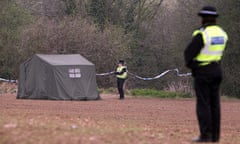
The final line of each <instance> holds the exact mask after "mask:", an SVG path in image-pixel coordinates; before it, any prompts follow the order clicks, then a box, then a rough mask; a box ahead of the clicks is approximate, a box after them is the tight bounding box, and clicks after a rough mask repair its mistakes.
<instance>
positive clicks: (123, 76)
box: [117, 66, 127, 79]
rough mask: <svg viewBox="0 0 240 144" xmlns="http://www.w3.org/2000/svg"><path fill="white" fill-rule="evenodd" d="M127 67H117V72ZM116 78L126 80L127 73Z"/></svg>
mask: <svg viewBox="0 0 240 144" xmlns="http://www.w3.org/2000/svg"><path fill="white" fill-rule="evenodd" d="M124 68H126V69H127V67H126V66H120V67H117V72H122V70H123V69H124ZM117 78H121V79H126V78H127V71H126V72H124V73H123V74H121V75H117Z"/></svg>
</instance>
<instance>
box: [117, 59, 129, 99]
mask: <svg viewBox="0 0 240 144" xmlns="http://www.w3.org/2000/svg"><path fill="white" fill-rule="evenodd" d="M115 74H116V77H117V87H118V92H119V95H120V97H119V99H120V100H123V99H124V91H123V85H124V82H125V80H126V79H127V67H126V66H125V65H124V61H123V60H119V63H118V67H117V69H116V71H115Z"/></svg>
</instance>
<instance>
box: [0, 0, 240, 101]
mask: <svg viewBox="0 0 240 144" xmlns="http://www.w3.org/2000/svg"><path fill="white" fill-rule="evenodd" d="M204 5H213V6H216V7H217V10H218V12H219V13H220V17H219V19H218V24H219V25H221V26H222V27H223V28H224V29H225V31H226V32H227V33H228V35H229V42H228V46H227V49H226V52H225V54H224V57H223V61H222V63H223V68H224V81H223V84H222V92H221V93H222V95H227V96H233V97H238V98H240V88H239V87H240V77H239V74H240V73H239V69H240V68H239V64H238V62H239V61H240V55H239V54H240V51H239V47H240V41H239V38H240V37H239V33H240V16H239V12H240V0H229V1H226V0H205V1H202V0H191V1H190V0H1V1H0V77H2V78H7V79H17V78H18V72H19V65H20V64H21V63H22V62H24V61H25V60H27V59H28V58H29V57H31V56H32V55H33V54H36V53H42V54H72V53H79V54H81V55H83V56H85V57H86V58H87V59H88V60H90V61H91V62H93V63H94V64H95V65H96V71H97V73H102V72H109V71H112V70H114V69H115V67H116V64H117V62H118V60H119V59H124V60H125V61H126V63H127V66H128V70H129V71H130V72H132V73H135V74H138V75H140V76H143V77H152V76H155V75H157V74H159V73H161V72H163V71H165V70H167V69H174V68H179V70H180V71H181V72H182V73H185V72H189V69H187V68H185V66H184V59H183V51H184V49H185V48H186V46H187V45H188V43H189V42H190V41H191V34H192V31H193V30H194V29H196V28H198V27H199V26H200V24H201V19H200V18H199V17H197V13H198V11H199V10H200V9H201V8H202V6H204ZM97 83H98V86H99V87H100V88H109V87H115V85H116V84H115V77H114V76H104V77H97ZM127 88H152V89H164V90H171V91H181V92H187V93H188V92H190V91H191V89H192V79H191V78H190V77H184V78H182V77H181V78H179V77H176V76H175V75H174V73H171V74H168V75H167V76H165V77H163V78H161V79H158V80H154V81H141V80H137V79H134V78H131V77H129V79H128V81H127Z"/></svg>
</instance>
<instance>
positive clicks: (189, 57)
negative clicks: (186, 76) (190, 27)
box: [184, 24, 222, 142]
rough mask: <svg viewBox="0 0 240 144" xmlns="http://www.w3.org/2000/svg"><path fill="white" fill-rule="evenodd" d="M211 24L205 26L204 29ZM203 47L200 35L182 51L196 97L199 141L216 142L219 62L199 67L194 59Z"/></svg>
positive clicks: (218, 128)
mask: <svg viewBox="0 0 240 144" xmlns="http://www.w3.org/2000/svg"><path fill="white" fill-rule="evenodd" d="M211 25H213V24H208V25H205V26H204V27H207V26H211ZM203 47H204V42H203V38H202V35H201V34H197V35H196V36H195V37H193V39H192V42H191V43H190V44H189V45H188V47H187V48H186V49H185V51H184V58H185V63H186V66H187V67H188V68H190V69H191V70H192V75H193V77H194V88H195V92H196V97H197V106H196V107H197V108H196V110H197V118H198V122H199V128H200V138H199V141H203V142H205V141H210V142H217V141H219V138H220V118H221V112H220V96H219V88H220V84H221V81H222V70H221V65H220V62H211V63H210V64H208V65H206V66H199V63H200V62H198V61H196V60H194V58H195V57H196V56H197V55H198V54H199V53H200V50H201V49H202V48H203Z"/></svg>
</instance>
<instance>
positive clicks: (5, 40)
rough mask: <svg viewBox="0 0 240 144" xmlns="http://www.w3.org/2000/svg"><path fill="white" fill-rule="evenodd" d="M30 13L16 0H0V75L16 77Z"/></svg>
mask: <svg viewBox="0 0 240 144" xmlns="http://www.w3.org/2000/svg"><path fill="white" fill-rule="evenodd" d="M28 16H29V15H28V13H26V12H25V11H24V10H22V9H21V8H19V7H18V6H17V4H16V3H15V1H14V0H3V1H1V2H0V58H1V59H0V76H2V77H5V78H16V77H17V74H18V67H19V59H20V57H19V55H20V54H19V51H18V49H19V45H20V39H21V37H20V36H21V31H22V28H23V26H24V25H25V24H26V22H27V21H28V20H29V18H28Z"/></svg>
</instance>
